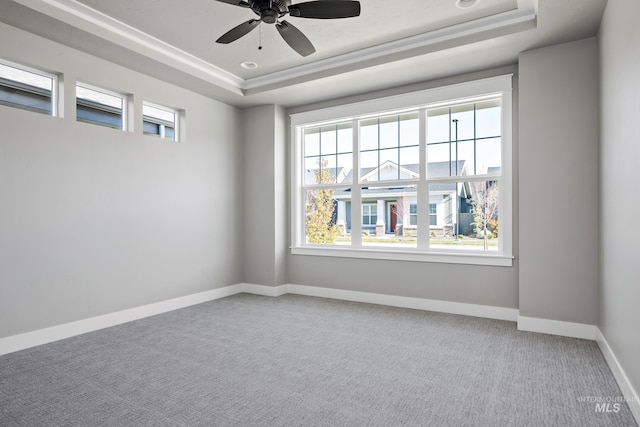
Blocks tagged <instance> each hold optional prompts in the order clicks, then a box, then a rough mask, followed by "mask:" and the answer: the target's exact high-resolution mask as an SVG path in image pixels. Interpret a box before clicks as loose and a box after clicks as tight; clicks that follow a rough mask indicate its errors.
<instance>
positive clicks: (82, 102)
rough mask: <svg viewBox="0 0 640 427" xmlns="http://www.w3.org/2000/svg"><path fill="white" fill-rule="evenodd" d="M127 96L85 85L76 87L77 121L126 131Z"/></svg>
mask: <svg viewBox="0 0 640 427" xmlns="http://www.w3.org/2000/svg"><path fill="white" fill-rule="evenodd" d="M126 105H127V102H126V96H125V95H121V94H118V93H115V92H111V91H108V90H106V89H101V88H97V87H95V86H90V85H87V84H84V83H78V84H77V85H76V120H78V121H79V122H85V123H92V124H95V125H99V126H106V127H110V128H114V129H122V130H124V129H125V117H126V114H125V108H126Z"/></svg>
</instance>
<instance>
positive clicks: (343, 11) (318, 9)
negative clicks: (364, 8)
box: [289, 0, 360, 19]
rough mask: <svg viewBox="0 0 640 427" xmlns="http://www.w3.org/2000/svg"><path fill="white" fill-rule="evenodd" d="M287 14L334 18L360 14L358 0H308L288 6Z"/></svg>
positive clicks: (303, 16)
mask: <svg viewBox="0 0 640 427" xmlns="http://www.w3.org/2000/svg"><path fill="white" fill-rule="evenodd" d="M289 15H291V16H295V17H298V18H315V19H335V18H351V17H354V16H359V15H360V2H359V1H346V0H324V1H308V2H304V3H298V4H292V5H291V6H289Z"/></svg>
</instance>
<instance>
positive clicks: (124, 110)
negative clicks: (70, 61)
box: [75, 80, 130, 131]
mask: <svg viewBox="0 0 640 427" xmlns="http://www.w3.org/2000/svg"><path fill="white" fill-rule="evenodd" d="M78 87H80V88H82V89H87V90H90V91H93V92H98V93H102V94H105V95H110V96H113V97H114V98H120V101H121V108H120V115H121V116H122V126H121V127H120V130H123V131H127V130H129V127H130V126H129V111H128V110H129V95H126V94H124V93H120V92H115V91H113V90H111V89H105V88H103V87H100V86H95V85H92V84H89V83H83V82H79V81H77V80H76V87H75V98H76V106H77V105H78V99H82V98H78ZM94 102H96V103H99V104H101V105H106V104H102V103H100V102H99V101H94ZM77 114H78V113H77V107H76V120H78V119H77Z"/></svg>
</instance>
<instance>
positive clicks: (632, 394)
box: [597, 328, 640, 425]
mask: <svg viewBox="0 0 640 427" xmlns="http://www.w3.org/2000/svg"><path fill="white" fill-rule="evenodd" d="M597 341H598V346H599V347H600V351H602V354H603V355H604V358H605V359H606V361H607V364H608V365H609V368H611V371H612V372H613V376H614V377H615V379H616V381H617V382H618V386H619V387H620V391H621V392H622V395H623V396H624V397H625V399H626V401H627V405H629V409H631V412H632V413H633V416H634V417H635V419H636V423H638V424H639V425H640V398H639V397H638V393H637V392H636V390H635V389H634V387H633V385H632V384H631V381H629V377H627V374H626V373H625V372H624V369H622V365H620V362H619V361H618V358H617V357H616V355H615V353H614V352H613V350H612V349H611V347H610V346H609V343H608V342H607V340H606V338H605V337H604V335H602V332H601V331H600V329H599V328H597Z"/></svg>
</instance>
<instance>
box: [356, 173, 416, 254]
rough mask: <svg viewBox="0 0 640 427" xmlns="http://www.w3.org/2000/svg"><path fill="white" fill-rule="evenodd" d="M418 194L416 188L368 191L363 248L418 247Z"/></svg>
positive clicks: (364, 193) (364, 204)
mask: <svg viewBox="0 0 640 427" xmlns="http://www.w3.org/2000/svg"><path fill="white" fill-rule="evenodd" d="M416 194H417V193H416V186H415V185H407V186H393V187H368V188H364V189H363V190H362V213H363V215H362V217H363V218H362V219H363V222H362V233H363V236H362V244H363V246H391V247H398V248H403V247H404V248H412V247H413V248H415V247H417V197H416ZM365 207H366V208H365Z"/></svg>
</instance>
